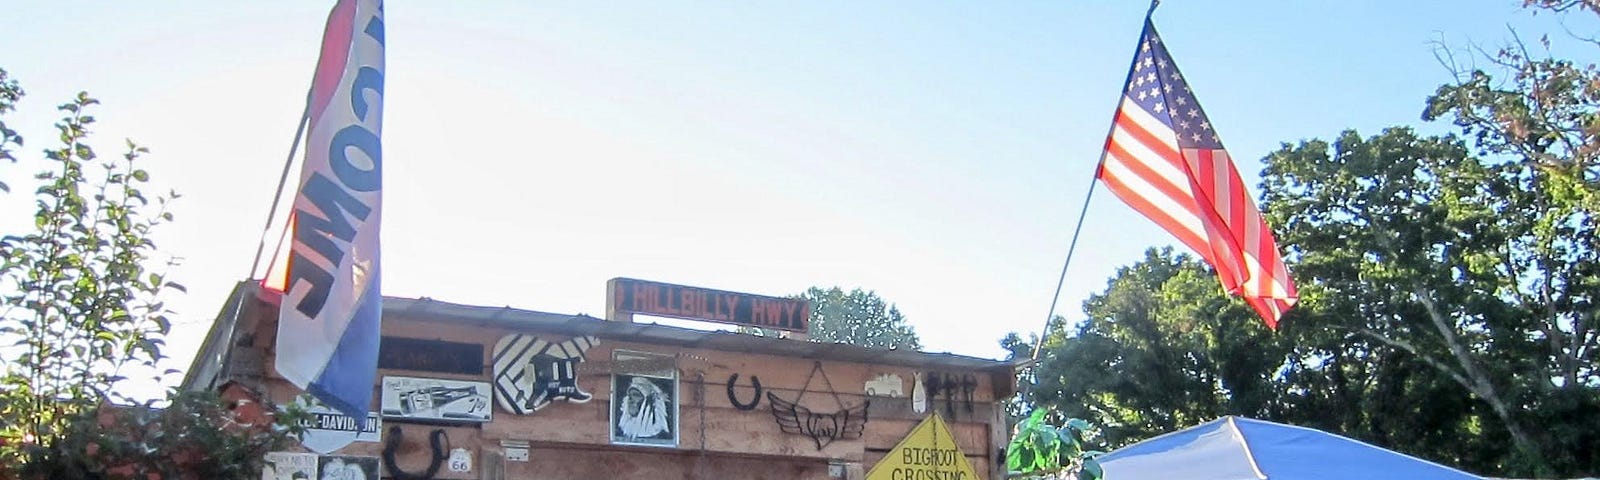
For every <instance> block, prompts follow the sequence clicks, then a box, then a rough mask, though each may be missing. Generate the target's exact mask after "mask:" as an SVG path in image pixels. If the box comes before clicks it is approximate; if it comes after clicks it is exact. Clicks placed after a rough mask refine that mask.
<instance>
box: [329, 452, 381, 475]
mask: <svg viewBox="0 0 1600 480" xmlns="http://www.w3.org/2000/svg"><path fill="white" fill-rule="evenodd" d="M317 464H318V465H317V469H318V470H321V471H322V472H321V474H322V476H321V477H318V478H319V479H320V480H378V457H358V456H355V455H323V456H321V457H319V458H317Z"/></svg>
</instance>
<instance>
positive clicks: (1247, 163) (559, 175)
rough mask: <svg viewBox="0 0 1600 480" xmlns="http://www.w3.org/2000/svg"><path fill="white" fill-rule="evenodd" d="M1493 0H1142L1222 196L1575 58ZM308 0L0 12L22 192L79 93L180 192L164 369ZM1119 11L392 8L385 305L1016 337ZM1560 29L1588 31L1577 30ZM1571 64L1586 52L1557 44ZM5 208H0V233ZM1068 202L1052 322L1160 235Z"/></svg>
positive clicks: (306, 37) (310, 5)
mask: <svg viewBox="0 0 1600 480" xmlns="http://www.w3.org/2000/svg"><path fill="white" fill-rule="evenodd" d="M1520 3H1521V2H1520V1H1519V0H1472V1H1467V0H1427V1H1424V0H1414V1H1399V2H1397V1H1377V0H1367V1H1346V2H1282V1H1230V2H1214V1H1201V0H1168V1H1167V2H1166V4H1165V5H1163V6H1162V7H1161V8H1160V9H1159V10H1158V11H1157V12H1156V16H1155V19H1156V23H1157V25H1158V27H1159V28H1160V29H1161V31H1162V35H1163V38H1164V39H1165V40H1166V41H1167V43H1168V46H1169V48H1170V50H1171V52H1172V55H1173V57H1174V59H1175V60H1176V61H1177V62H1178V63H1179V64H1180V65H1181V66H1182V68H1183V71H1184V73H1185V75H1186V76H1187V77H1188V79H1189V81H1190V83H1191V85H1192V86H1193V87H1194V89H1195V92H1196V95H1197V97H1198V99H1199V100H1200V102H1201V103H1202V104H1203V105H1204V106H1205V107H1206V111H1207V113H1209V114H1210V116H1211V119H1212V121H1213V123H1214V124H1215V125H1216V126H1217V129H1218V132H1219V133H1220V134H1221V136H1222V140H1223V142H1224V144H1225V145H1227V146H1228V148H1229V150H1230V152H1231V153H1232V154H1233V156H1234V158H1236V159H1238V161H1239V162H1240V169H1241V171H1242V174H1243V176H1244V177H1245V179H1246V181H1247V183H1251V184H1255V183H1256V182H1258V181H1259V176H1258V171H1259V168H1260V162H1259V159H1260V158H1261V157H1263V156H1264V155H1265V154H1266V153H1268V152H1269V151H1271V150H1273V149H1275V148H1276V147H1277V146H1278V145H1279V144H1280V143H1281V142H1284V141H1297V140H1300V139H1305V138H1312V137H1322V138H1328V137H1331V136H1333V135H1335V134H1337V133H1338V132H1339V131H1341V130H1343V129H1346V128H1356V129H1360V130H1362V131H1363V132H1366V133H1376V131H1377V130H1378V129H1380V128H1383V127H1386V126H1391V125H1419V126H1420V128H1422V129H1423V130H1424V131H1429V132H1444V131H1448V128H1447V127H1448V126H1446V125H1421V122H1420V120H1419V119H1418V117H1419V114H1420V113H1421V111H1422V106H1423V99H1424V97H1425V96H1426V95H1427V94H1428V93H1430V92H1432V91H1433V89H1434V88H1436V87H1437V86H1438V85H1439V84H1440V83H1443V82H1445V81H1448V80H1449V72H1448V71H1447V70H1446V69H1445V68H1444V67H1442V66H1440V65H1439V63H1438V62H1437V61H1436V60H1435V57H1434V53H1435V50H1436V48H1437V47H1436V44H1440V43H1438V42H1442V45H1444V46H1446V47H1449V48H1452V49H1455V50H1457V51H1458V52H1460V53H1459V55H1460V56H1461V57H1462V58H1463V59H1465V60H1468V61H1472V60H1473V58H1472V55H1471V53H1470V52H1469V51H1467V47H1468V46H1469V45H1471V44H1473V43H1476V44H1481V45H1484V46H1486V47H1488V48H1490V49H1493V48H1494V47H1496V46H1498V45H1500V44H1501V43H1502V42H1503V41H1504V40H1505V39H1506V38H1508V26H1510V27H1515V28H1517V29H1518V30H1519V31H1520V32H1522V34H1523V36H1524V37H1525V38H1527V39H1528V40H1530V41H1532V40H1535V39H1537V38H1538V36H1539V35H1540V34H1543V33H1551V37H1552V39H1553V40H1554V41H1555V42H1556V44H1557V48H1558V52H1560V51H1562V50H1561V49H1562V48H1563V46H1565V48H1566V49H1569V50H1575V51H1578V52H1582V53H1583V54H1591V53H1592V50H1583V49H1581V48H1579V47H1578V46H1577V45H1575V44H1576V42H1574V41H1571V40H1568V39H1567V38H1566V36H1565V35H1564V34H1562V33H1561V32H1562V27H1561V26H1560V25H1561V24H1560V22H1561V18H1560V17H1558V16H1554V15H1549V14H1544V15H1539V16H1531V15H1530V14H1529V13H1527V12H1525V11H1523V10H1521V9H1520V8H1518V5H1519V4H1520ZM329 5H331V2H323V1H315V2H311V1H301V2H200V1H171V2H92V3H91V2H42V1H24V2H19V3H17V4H12V5H8V7H7V15H6V18H5V19H0V26H3V27H0V67H4V68H6V69H7V70H9V71H10V72H11V74H12V76H13V77H14V78H17V79H19V80H21V81H22V82H23V84H24V87H25V88H26V89H27V90H28V91H29V96H28V97H27V98H26V99H25V101H24V104H23V105H22V107H21V109H20V110H19V111H18V112H16V113H15V114H13V115H11V117H10V118H9V119H8V120H9V122H8V123H9V124H12V125H14V126H20V127H21V130H22V132H23V133H24V135H25V136H26V137H27V138H28V139H29V144H28V145H27V148H26V149H25V153H27V154H28V155H26V158H28V159H29V161H25V162H24V163H22V164H20V165H12V166H3V167H0V179H3V180H4V181H5V182H7V183H10V184H11V185H13V186H14V187H17V186H23V185H29V182H28V175H29V174H30V172H32V171H35V170H37V169H38V167H39V166H40V164H39V163H38V161H37V160H36V159H37V158H39V157H40V156H39V155H37V154H36V152H37V151H38V150H39V149H41V148H45V147H47V146H48V145H47V143H46V140H49V139H51V138H52V137H53V132H52V131H51V129H50V127H49V125H50V123H51V122H52V121H53V120H54V119H55V118H56V114H55V112H54V111H53V110H52V109H53V108H54V106H55V105H56V104H58V103H60V102H61V101H63V100H65V99H66V98H68V97H69V96H70V95H72V94H73V93H75V92H76V91H77V90H80V89H82V90H88V91H90V92H91V94H93V95H94V96H97V97H99V98H100V99H102V100H103V101H104V105H103V106H101V107H100V108H99V109H98V110H97V117H98V118H99V119H100V120H101V123H100V125H99V128H98V130H97V133H98V139H99V140H98V146H99V148H100V151H101V152H102V153H103V154H109V153H112V152H113V151H114V150H115V148H116V147H117V146H118V145H119V144H120V140H121V139H122V138H133V139H135V140H137V141H139V142H140V143H142V144H145V145H147V146H148V147H150V148H151V150H152V153H151V155H150V156H149V157H148V160H147V168H148V169H149V170H150V171H151V173H152V175H153V176H154V178H155V180H156V183H157V184H158V185H159V186H161V187H163V188H172V189H176V190H178V191H179V192H180V193H182V194H184V195H185V198H183V199H182V200H180V202H179V203H178V205H177V207H176V208H175V212H176V214H177V216H178V220H177V222H176V223H173V224H171V225H169V226H168V227H166V228H165V229H163V230H162V231H161V232H160V233H159V236H158V241H159V244H160V245H161V247H162V248H163V250H164V252H165V253H167V254H171V255H175V256H177V257H181V259H182V261H183V262H184V263H183V264H182V266H180V267H178V269H177V270H176V271H175V272H174V274H175V275H176V276H177V278H178V279H179V280H180V281H181V282H184V283H186V284H187V285H188V286H189V292H190V293H189V294H188V295H183V296H179V297H177V298H174V299H173V301H172V305H173V306H174V307H175V308H176V309H177V310H178V312H179V314H180V322H179V325H178V327H177V328H176V329H175V331H174V333H173V335H172V337H171V338H170V339H169V344H170V347H169V353H170V354H171V355H172V356H173V357H174V358H173V364H174V365H175V366H178V367H179V368H182V367H184V366H187V364H188V360H189V358H190V356H191V355H193V352H194V350H195V348H197V346H198V344H199V341H200V339H201V337H202V336H203V334H204V332H205V329H206V328H207V327H209V324H210V321H211V318H212V317H213V316H214V315H215V314H216V312H217V311H218V310H219V309H220V308H221V303H222V301H223V299H224V296H225V295H226V292H227V290H228V289H229V288H231V286H232V284H233V283H234V282H235V281H237V280H240V279H242V278H244V277H245V276H246V275H247V274H248V272H249V269H250V265H249V262H250V258H251V256H252V254H253V253H254V251H255V247H256V242H257V239H258V237H259V235H260V228H261V224H262V222H263V220H264V219H265V215H266V210H267V206H268V204H269V202H270V201H271V199H272V190H273V187H274V185H275V182H276V180H277V174H278V170H279V169H280V168H282V162H283V158H284V155H285V154H286V152H287V149H288V146H289V142H290V139H291V135H292V133H293V128H294V126H295V121H296V119H297V118H298V116H299V114H300V111H301V108H302V106H303V104H302V102H303V99H304V97H305V90H306V88H307V86H308V85H309V82H310V74H311V69H312V66H313V65H314V63H315V61H316V54H317V45H318V42H319V40H320V35H321V31H320V30H321V27H322V23H323V20H324V17H325V15H326V13H327V8H328V6H329ZM1145 6H1146V4H1145V3H1144V2H1135V1H1124V2H1104V1H1079V2H1065V1H1057V2H1043V1H1039V2H888V1H883V2H880V1H811V2H771V1H754V2H659V1H657V2H511V1H475V2H418V1H410V2H392V3H391V4H390V5H388V6H387V8H386V15H387V20H386V24H387V28H388V34H387V40H388V41H387V44H388V55H389V56H388V74H387V86H386V91H385V94H386V97H385V102H386V103H385V109H384V111H385V131H384V137H385V138H384V150H385V159H384V160H385V174H386V178H385V198H386V200H385V203H386V205H385V208H384V209H385V219H384V220H385V224H384V250H385V252H384V259H385V264H384V287H385V293H386V294H388V295H396V296H407V297H418V296H427V297H432V298H435V299H439V300H446V301H453V302H459V303H469V304H484V305H510V306H515V307H519V308H528V309H534V310H542V311H552V312H564V313H587V314H590V315H596V316H599V315H602V314H603V313H604V305H605V303H604V295H603V294H604V287H605V280H606V279H608V278H611V277H618V276H627V277H635V278H643V279H650V280H658V281H665V282H671V283H681V284H688V285H697V286H705V287H711V288H718V289H725V290H734V291H744V292H752V293H762V294H773V295H783V294H792V293H797V292H800V291H802V290H804V289H805V288H807V287H809V286H813V285H822V286H831V285H839V286H843V287H846V288H851V287H862V288H866V289H872V290H876V291H877V292H878V293H879V294H880V295H882V296H883V297H885V298H887V299H888V300H890V301H892V302H894V303H896V304H897V305H898V306H899V307H900V309H901V310H902V311H903V312H904V313H905V315H906V316H907V318H908V319H909V320H910V322H911V323H912V325H914V326H915V327H916V328H917V330H918V332H919V333H920V334H921V335H922V338H923V342H924V344H925V345H926V346H927V347H928V349H929V350H932V351H952V352H956V353H962V354H969V355H977V356H986V357H998V356H1000V355H1001V354H1002V352H1001V351H1000V349H999V346H998V343H997V342H998V340H999V338H1000V337H1002V336H1003V335H1004V334H1005V333H1006V332H1010V331H1021V332H1029V331H1037V330H1038V329H1039V328H1040V327H1041V326H1042V322H1043V320H1044V317H1045V313H1046V309H1047V308H1048V307H1049V304H1050V300H1051V299H1050V294H1051V293H1052V291H1053V289H1054V288H1055V284H1056V276H1057V273H1058V272H1059V270H1060V268H1061V261H1062V259H1063V257H1064V255H1065V254H1066V246H1067V240H1068V238H1069V237H1070V235H1071V232H1072V226H1073V221H1074V219H1075V218H1076V215H1077V212H1078V209H1079V207H1080V206H1081V202H1082V200H1083V197H1084V189H1085V188H1087V187H1088V186H1089V180H1090V176H1091V175H1092V173H1093V168H1094V163H1095V161H1096V160H1097V159H1098V158H1099V154H1100V152H1099V147H1100V145H1101V144H1102V142H1103V141H1104V136H1105V132H1106V128H1107V125H1108V122H1109V120H1110V115H1111V111H1112V107H1113V106H1114V104H1115V103H1116V101H1117V98H1118V95H1119V94H1120V89H1121V82H1122V81H1123V77H1124V75H1125V74H1126V69H1127V66H1128V62H1129V60H1130V59H1131V56H1132V53H1133V46H1134V42H1135V41H1136V40H1137V36H1138V34H1139V23H1140V21H1141V19H1142V17H1143V14H1144V10H1145ZM1567 22H1568V27H1569V28H1572V29H1574V30H1577V31H1580V32H1586V31H1594V30H1595V28H1594V22H1593V21H1591V20H1588V19H1577V18H1574V19H1569V20H1568V21H1567ZM1580 58H1583V57H1580ZM25 193H26V189H24V190H22V191H21V192H14V193H12V194H10V195H9V197H10V199H9V200H5V201H3V202H0V227H3V228H4V230H7V231H15V230H18V229H21V228H25V227H26V225H27V222H28V218H27V217H28V215H29V214H30V213H31V210H30V209H31V203H32V202H31V201H28V200H27V199H26V195H25ZM1106 193H1107V192H1103V191H1102V192H1098V193H1097V194H1096V197H1095V199H1094V201H1093V202H1092V203H1091V204H1090V207H1089V216H1088V220H1087V223H1086V224H1085V226H1084V231H1083V236H1082V238H1081V240H1080V245H1079V247H1080V249H1079V252H1078V254H1077V257H1076V258H1075V260H1074V263H1073V265H1072V268H1071V270H1070V271H1069V274H1068V277H1067V284H1066V287H1065V289H1064V291H1063V293H1062V296H1061V307H1060V308H1058V311H1057V313H1059V314H1062V315H1066V316H1067V317H1069V318H1074V319H1076V318H1080V317H1081V316H1082V309H1081V304H1082V301H1083V299H1084V298H1085V297H1087V296H1088V295H1089V294H1091V293H1093V292H1095V291H1098V290H1100V289H1103V288H1104V286H1105V283H1106V280H1107V278H1108V277H1109V276H1110V275H1112V273H1113V272H1114V269H1115V268H1116V267H1118V266H1121V265H1126V264H1129V263H1131V262H1133V261H1136V260H1137V259H1138V258H1140V256H1141V255H1142V251H1143V250H1144V249H1145V248H1148V247H1151V246H1161V245H1170V244H1173V243H1174V242H1173V241H1172V239H1171V238H1170V237H1168V236H1167V235H1165V234H1164V233H1163V232H1161V231H1160V230H1158V229H1157V228H1155V227H1154V226H1152V225H1151V224H1150V223H1149V222H1147V221H1146V220H1144V219H1143V218H1140V217H1137V216H1136V214H1134V213H1132V211H1131V210H1129V209H1128V208H1126V207H1124V206H1123V205H1121V204H1120V203H1118V202H1117V200H1116V199H1115V198H1113V197H1112V196H1111V195H1108V194H1106Z"/></svg>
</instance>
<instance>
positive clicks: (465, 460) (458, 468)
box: [448, 448, 472, 473]
mask: <svg viewBox="0 0 1600 480" xmlns="http://www.w3.org/2000/svg"><path fill="white" fill-rule="evenodd" d="M449 463H450V464H449V465H448V467H449V468H450V471H452V472H458V473H467V472H471V471H472V454H471V453H469V452H467V449H465V448H457V449H455V450H451V451H450V462H449Z"/></svg>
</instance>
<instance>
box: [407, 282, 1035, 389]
mask: <svg viewBox="0 0 1600 480" xmlns="http://www.w3.org/2000/svg"><path fill="white" fill-rule="evenodd" d="M383 313H384V315H385V316H390V315H393V316H399V317H406V318H410V319H417V320H430V319H437V320H442V321H458V322H468V323H471V324H475V325H482V326H492V327H498V328H506V329H528V330H538V331H542V332H552V333H556V334H561V335H594V336H597V337H600V338H604V339H615V340H619V341H627V342H640V343H653V344H661V345H674V346H681V347H686V348H704V349H708V350H721V351H730V352H741V353H759V354H766V355H778V356H787V357H799V358H805V359H814V360H830V361H841V362H859V363H874V364H883V365H897V366H903V367H914V368H946V369H969V370H989V371H996V370H999V371H1004V372H1006V373H1007V374H1009V372H1010V371H1011V370H1012V369H1013V367H1014V364H1013V363H1011V362H1006V361H1001V360H990V359H985V358H978V357H969V356H965V355H956V354H953V353H928V352H918V351H912V350H884V349H875V348H866V347H858V346H855V345H846V344H841V343H818V342H807V341H801V340H791V339H786V338H772V337H759V336H755V335H748V334H741V333H736V332H727V331H707V330H695V329H691V328H682V327H674V326H670V325H656V324H647V323H630V322H612V321H607V320H603V319H599V318H594V317H590V316H587V315H567V314H559V313H549V312H539V311H533V310H522V309H517V308H511V307H486V306H477V305H462V304H456V303H449V302H441V301H438V300H433V299H430V298H400V297H384V299H383Z"/></svg>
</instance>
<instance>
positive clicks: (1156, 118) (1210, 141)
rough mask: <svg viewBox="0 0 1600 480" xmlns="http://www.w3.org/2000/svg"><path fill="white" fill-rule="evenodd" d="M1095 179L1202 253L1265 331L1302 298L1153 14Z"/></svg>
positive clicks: (1273, 326)
mask: <svg viewBox="0 0 1600 480" xmlns="http://www.w3.org/2000/svg"><path fill="white" fill-rule="evenodd" d="M1095 176H1096V177H1097V178H1099V179H1100V181H1102V182H1105V184H1106V187H1107V188H1109V189H1111V191H1112V193H1115V194H1116V195H1117V197H1118V198H1121V199H1122V201H1123V202H1126V203H1127V204H1128V205H1129V206H1131V207H1133V209H1134V210H1137V211H1138V212H1139V213H1142V214H1144V216H1146V217H1149V218H1150V219H1151V220H1154V221H1155V222H1156V224H1158V225H1160V226H1161V228H1164V229H1166V230H1167V231H1168V232H1171V233H1172V234H1173V235H1175V236H1177V237H1178V240H1179V241H1181V242H1183V244H1184V245H1187V246H1188V247H1189V248H1190V249H1193V250H1194V251H1195V252H1196V253H1199V254H1200V256H1201V257H1203V258H1205V260H1206V262H1208V263H1210V264H1211V266H1212V267H1213V268H1215V269H1216V270H1217V277H1218V279H1220V280H1221V281H1222V287H1223V289H1224V290H1226V291H1227V292H1228V294H1230V295H1238V296H1240V297H1243V299H1244V301H1245V302H1246V303H1249V304H1250V306H1251V307H1252V308H1254V309H1255V311H1256V313H1258V314H1260V315H1261V319H1262V320H1265V321H1266V322H1267V326H1268V327H1271V328H1274V329H1276V328H1277V327H1278V319H1279V318H1280V317H1282V316H1283V313H1284V312H1285V311H1288V310H1289V308H1290V307H1293V306H1294V304H1295V301H1296V300H1298V299H1299V297H1298V295H1297V294H1296V292H1295V288H1294V281H1293V280H1292V279H1290V278H1289V270H1288V269H1287V268H1286V267H1284V265H1283V257H1282V256H1280V255H1279V254H1278V242H1277V240H1276V239H1274V238H1273V236H1272V230H1271V229H1269V228H1267V224H1266V222H1264V221H1263V220H1262V219H1261V212H1260V211H1259V210H1258V209H1257V208H1256V205H1255V202H1254V201H1253V200H1251V199H1250V193H1249V192H1248V191H1247V190H1245V187H1244V182H1243V181H1242V180H1240V179H1239V172H1238V170H1237V169H1235V168H1234V166H1233V160H1232V159H1230V158H1229V157H1228V152H1227V151H1226V150H1224V149H1223V148H1222V141H1221V140H1219V139H1218V138H1217V132H1216V130H1215V129H1214V128H1213V127H1212V125H1211V121H1210V120H1208V119H1207V118H1206V114H1205V111H1204V110H1202V109H1201V108H1200V104H1199V103H1198V102H1196V101H1195V98H1194V92H1192V91H1190V90H1189V84H1188V82H1186V81H1184V78H1183V74H1181V73H1178V65H1177V64H1175V63H1173V62H1172V57H1171V56H1169V55H1167V48H1166V46H1165V45H1163V44H1162V43H1161V36H1160V35H1158V34H1157V33H1156V28H1155V24H1153V23H1151V22H1150V21H1149V20H1146V21H1145V24H1144V35H1143V36H1141V38H1140V39H1139V53H1138V54H1137V55H1135V56H1134V60H1133V67H1132V70H1131V71H1130V72H1129V74H1128V85H1127V87H1125V88H1124V89H1123V94H1122V103H1121V105H1119V106H1118V107H1117V113H1116V115H1115V116H1114V117H1113V119H1112V127H1111V135H1110V136H1109V138H1107V139H1106V150H1105V153H1104V156H1103V157H1102V158H1101V162H1100V169H1099V171H1098V172H1096V174H1095Z"/></svg>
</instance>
